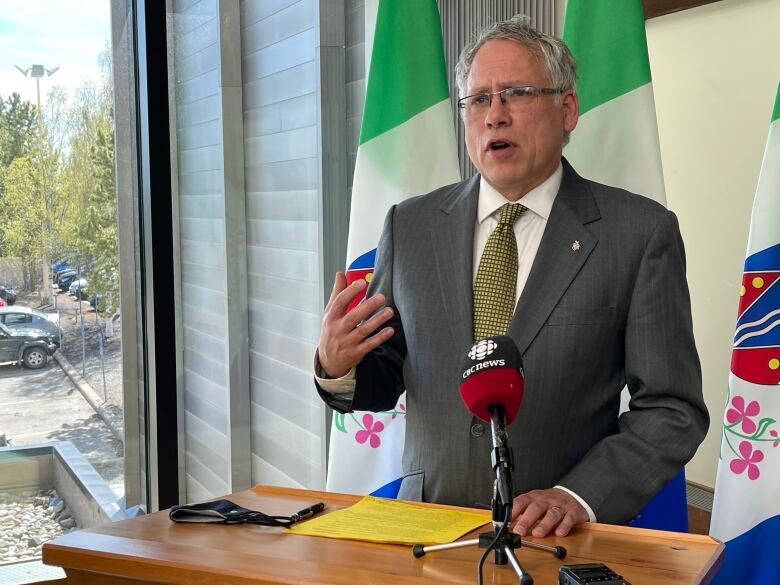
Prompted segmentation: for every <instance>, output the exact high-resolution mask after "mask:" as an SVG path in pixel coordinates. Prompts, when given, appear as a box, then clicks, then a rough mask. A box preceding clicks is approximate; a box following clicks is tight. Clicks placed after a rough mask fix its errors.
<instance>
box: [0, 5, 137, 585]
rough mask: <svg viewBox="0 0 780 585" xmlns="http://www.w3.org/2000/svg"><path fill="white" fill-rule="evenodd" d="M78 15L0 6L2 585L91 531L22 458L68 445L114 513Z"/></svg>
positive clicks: (119, 428) (114, 288) (108, 391)
mask: <svg viewBox="0 0 780 585" xmlns="http://www.w3.org/2000/svg"><path fill="white" fill-rule="evenodd" d="M80 8H83V10H84V13H83V14H76V12H77V11H73V9H72V6H71V7H70V8H68V7H63V6H61V5H59V4H57V3H51V2H49V1H47V0H24V1H23V2H22V1H21V0H0V582H5V581H4V573H3V570H4V567H8V566H9V565H14V564H16V563H26V562H30V561H33V562H38V560H39V559H40V556H41V548H42V545H43V543H45V542H46V541H48V540H50V539H51V538H55V537H56V536H58V535H60V534H63V533H65V532H68V531H71V530H78V529H80V528H84V527H86V526H89V525H90V524H89V523H85V520H84V518H83V517H80V516H79V513H77V511H76V510H78V509H79V506H82V505H83V502H81V501H79V502H74V501H72V500H69V498H73V497H74V496H73V494H68V493H60V491H59V487H58V485H57V480H56V479H49V480H45V481H42V480H36V479H35V478H36V477H39V476H40V477H42V476H45V475H46V474H45V473H43V474H42V475H41V474H39V473H38V472H36V473H33V474H32V475H31V476H30V477H31V478H32V479H31V480H29V481H28V480H25V479H20V477H19V476H18V473H19V472H18V471H14V472H13V473H9V472H7V471H6V470H7V469H9V468H8V466H7V464H8V463H9V462H14V461H16V462H18V461H19V460H20V459H24V458H25V457H29V455H27V454H26V453H28V452H27V451H25V449H27V448H30V446H36V448H37V446H40V447H49V446H55V445H57V446H65V447H63V448H66V450H67V452H69V453H72V454H75V455H74V457H75V458H76V460H75V461H74V467H73V469H80V470H81V471H79V472H78V473H79V474H81V475H83V476H84V478H86V479H85V481H89V482H92V484H91V485H90V487H89V488H88V489H89V490H93V491H92V493H96V492H94V490H95V487H96V486H97V487H98V488H99V490H100V489H102V490H103V492H102V493H104V494H105V493H108V494H109V496H108V497H109V501H111V502H113V503H115V504H118V505H119V507H120V508H122V507H123V496H124V445H123V440H124V437H123V428H124V418H123V408H122V406H123V402H122V399H123V397H122V368H121V357H122V354H121V341H120V339H121V337H120V333H121V326H122V320H121V308H120V297H119V282H120V280H119V278H120V277H119V250H118V228H117V193H116V175H115V172H116V170H115V152H114V127H115V123H114V108H113V97H114V96H113V92H114V87H113V79H112V70H111V65H112V53H111V48H110V47H109V46H108V42H107V39H108V32H109V9H108V2H107V0H85V2H84V4H83V6H82V5H81V4H80ZM101 49H102V50H101ZM55 59H56V60H57V62H56V65H57V66H56V67H54V66H52V62H53V61H54V60H55ZM41 62H43V63H46V66H45V67H44V66H43V65H40V63H41ZM35 63H39V64H37V65H36V64H35ZM17 70H18V71H17ZM54 73H56V76H53V75H54ZM22 75H24V77H23V76H22ZM25 77H26V79H25ZM58 82H61V83H58ZM30 88H32V90H33V92H32V93H31V92H30V91H29V90H30ZM36 90H37V91H36ZM64 269H68V270H72V271H74V272H72V273H71V274H70V278H69V279H68V280H67V281H65V280H63V279H60V280H59V281H58V280H57V277H58V276H62V273H61V272H59V271H61V270H64ZM74 283H75V284H74ZM10 289H13V291H14V292H9V290H10ZM3 305H7V306H3ZM14 311H16V313H15V314H12V313H13V312H14ZM25 311H26V313H25ZM20 315H21V316H20ZM25 315H28V317H27V322H24V316H25ZM28 334H29V338H28V337H26V336H28ZM31 340H32V341H31ZM29 343H32V345H31V346H28V345H25V344H29ZM36 344H37V345H36ZM11 346H13V347H11ZM33 346H34V347H33ZM9 348H10V349H9ZM25 348H26V349H25ZM31 348H32V349H31ZM36 348H37V349H36ZM52 459H53V458H52ZM84 460H85V461H86V463H88V464H89V466H91V467H92V469H94V471H95V472H96V474H92V473H91V470H90V471H89V472H87V473H84V470H85V466H84V465H83V463H84ZM4 465H5V467H4ZM89 466H86V467H89ZM15 469H17V470H18V469H19V468H18V467H17V468H15ZM22 469H24V468H22ZM73 473H76V471H73ZM15 475H16V477H15ZM22 475H24V474H22ZM50 477H53V475H50ZM98 484H99V485H98ZM105 488H108V491H106V489H105ZM99 490H98V491H99ZM111 493H113V494H115V496H116V498H115V499H112V498H113V496H111V495H110V494H111ZM114 509H116V508H114ZM95 521H96V520H94V519H91V520H89V521H88V522H91V523H94V522H95ZM102 521H107V518H106V517H103V519H102Z"/></svg>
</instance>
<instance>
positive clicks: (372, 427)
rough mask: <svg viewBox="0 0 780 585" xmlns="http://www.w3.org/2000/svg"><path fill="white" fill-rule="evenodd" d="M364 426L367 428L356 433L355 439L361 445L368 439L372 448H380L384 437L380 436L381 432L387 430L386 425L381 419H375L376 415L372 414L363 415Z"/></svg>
mask: <svg viewBox="0 0 780 585" xmlns="http://www.w3.org/2000/svg"><path fill="white" fill-rule="evenodd" d="M363 426H364V427H365V428H363V429H361V430H359V431H358V432H357V433H355V440H356V441H357V442H358V443H360V444H361V445H362V444H363V443H365V442H366V441H368V444H369V445H371V448H372V449H378V448H379V445H381V444H382V439H380V438H379V433H381V432H382V431H383V430H385V425H384V423H382V422H381V421H374V417H373V416H372V415H370V414H364V415H363Z"/></svg>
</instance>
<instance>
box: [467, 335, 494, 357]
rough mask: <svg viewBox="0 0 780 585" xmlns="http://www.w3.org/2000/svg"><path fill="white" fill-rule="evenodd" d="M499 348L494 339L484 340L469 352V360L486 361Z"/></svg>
mask: <svg viewBox="0 0 780 585" xmlns="http://www.w3.org/2000/svg"><path fill="white" fill-rule="evenodd" d="M497 347H498V344H496V342H495V341H493V340H492V339H483V340H482V341H480V342H479V343H477V344H476V345H474V346H473V347H472V348H471V349H470V350H469V358H471V359H472V360H484V359H485V358H486V357H487V356H489V355H490V354H491V353H493V350H495V349H496V348H497Z"/></svg>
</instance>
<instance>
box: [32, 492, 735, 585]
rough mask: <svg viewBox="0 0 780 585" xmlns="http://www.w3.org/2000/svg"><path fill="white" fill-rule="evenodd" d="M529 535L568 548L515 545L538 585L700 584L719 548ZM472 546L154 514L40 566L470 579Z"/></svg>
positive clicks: (195, 574)
mask: <svg viewBox="0 0 780 585" xmlns="http://www.w3.org/2000/svg"><path fill="white" fill-rule="evenodd" d="M228 499H230V500H231V501H233V502H235V503H236V504H238V505H240V506H243V507H245V508H249V509H252V510H260V511H262V512H264V513H266V514H280V515H290V514H292V513H294V512H296V511H298V510H300V509H302V508H305V507H307V506H309V505H311V504H314V503H315V502H318V501H323V502H325V503H326V512H327V511H328V510H336V509H339V508H343V507H346V506H349V505H351V504H353V503H354V502H355V501H357V500H358V498H357V497H356V496H349V495H342V494H332V493H326V492H314V491H307V490H295V489H287V488H277V487H266V486H258V487H256V488H254V489H251V490H248V491H245V492H239V493H236V494H232V495H230V496H228ZM470 537H472V538H473V535H471V536H470ZM535 540H537V541H538V542H542V543H544V544H550V545H563V546H565V547H566V548H567V549H568V551H569V556H568V557H567V558H566V559H565V560H563V561H561V560H558V559H555V558H554V557H553V556H552V555H550V554H548V553H543V552H537V551H533V550H530V549H527V548H522V549H519V550H517V555H518V558H519V559H520V562H521V563H522V564H523V566H524V568H525V569H526V570H527V571H528V572H530V573H531V575H532V576H533V577H534V579H535V581H536V583H537V584H538V585H548V584H555V583H558V567H559V566H560V565H562V564H574V563H590V562H602V563H605V564H606V565H607V566H609V567H610V568H611V569H613V570H614V571H616V572H617V573H620V574H621V575H623V577H625V578H626V579H627V580H628V581H630V582H631V583H632V584H633V585H654V584H659V585H660V584H664V585H669V584H675V585H683V584H689V583H690V584H694V583H708V582H709V581H710V579H711V578H712V577H713V575H714V573H715V571H716V569H717V566H718V563H719V560H720V557H721V555H722V554H723V550H724V547H723V545H722V544H721V543H719V542H717V541H716V540H713V539H712V538H710V537H708V536H700V535H693V534H679V533H674V532H659V531H655V530H644V529H637V528H627V527H622V526H609V525H606V524H585V525H583V526H582V527H580V528H577V529H575V530H574V531H573V532H572V534H571V535H569V536H568V537H566V538H557V537H547V538H542V539H535ZM482 552H483V551H482V550H480V549H478V548H476V547H469V548H461V549H457V550H448V551H441V552H436V553H430V554H429V555H427V556H425V557H423V558H421V559H416V558H414V557H413V556H412V553H411V547H409V546H401V545H390V544H373V543H367V542H355V541H345V540H334V539H328V538H316V537H308V536H298V535H292V534H282V529H280V528H269V527H266V526H254V525H231V526H227V525H219V524H175V523H173V522H171V521H170V520H169V519H168V512H167V511H162V512H157V513H155V514H150V515H148V516H142V517H139V518H134V519H132V520H125V521H122V522H116V523H114V524H108V525H105V526H100V527H97V528H91V529H87V530H81V531H78V532H72V533H70V534H66V535H64V536H62V537H60V538H58V539H56V540H53V541H51V542H49V543H46V544H45V545H44V546H43V562H44V563H46V564H48V565H58V566H61V567H63V568H64V569H65V572H66V574H67V576H68V583H70V584H79V585H81V584H93V583H94V584H98V583H99V584H101V585H132V584H140V583H178V584H192V585H195V584H197V585H212V584H214V585H216V584H220V585H238V584H241V585H249V584H253V585H254V584H258V583H288V584H293V583H295V584H298V585H300V584H316V585H326V584H328V585H330V584H333V585H336V584H338V585H356V584H368V583H376V584H382V585H384V584H399V585H423V584H434V583H436V584H439V583H463V584H472V583H475V582H476V566H477V560H478V559H479V556H480V555H481V554H482ZM484 574H485V582H486V583H491V584H493V585H499V584H514V583H517V576H516V575H515V573H514V571H513V570H512V569H511V567H508V566H503V567H497V566H495V565H494V564H493V555H492V554H491V555H490V557H489V559H488V561H487V562H486V563H485V573H484Z"/></svg>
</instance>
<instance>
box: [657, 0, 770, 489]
mask: <svg viewBox="0 0 780 585" xmlns="http://www.w3.org/2000/svg"><path fill="white" fill-rule="evenodd" d="M778 25H780V1H778V0H722V1H721V2H716V3H714V4H709V5H706V6H702V7H699V8H695V9H691V10H685V11H683V12H678V13H675V14H670V15H667V16H662V17H659V18H655V19H652V20H650V21H648V23H647V41H648V49H649V53H650V65H651V69H652V74H653V86H654V89H655V99H656V110H657V113H658V126H659V134H660V138H661V155H662V159H663V165H664V176H665V180H666V193H667V198H668V205H669V208H670V209H672V210H674V211H675V213H677V215H678V217H679V219H680V227H681V230H682V234H683V238H684V240H685V245H686V249H687V255H688V282H689V285H690V288H691V295H692V299H693V301H692V302H693V321H694V330H695V334H696V343H697V346H698V348H699V354H700V356H701V361H702V369H703V372H704V394H705V398H706V400H707V406H708V407H709V409H710V416H711V417H712V423H711V425H710V432H709V434H708V435H707V439H706V440H705V442H704V444H703V445H702V446H701V447H700V448H699V451H698V453H697V454H696V457H695V458H694V459H693V461H692V462H691V463H690V464H689V465H688V468H687V477H688V479H689V480H692V481H695V482H698V483H702V484H705V485H708V486H713V485H714V482H715V471H716V466H717V460H718V450H719V446H720V433H721V424H720V421H721V419H722V416H723V404H724V399H725V392H726V386H727V380H728V370H729V362H730V356H731V339H732V336H733V333H734V323H735V320H736V311H737V301H738V298H739V296H738V295H739V285H740V283H741V278H742V265H743V261H744V254H745V248H746V245H747V235H748V228H749V222H750V211H751V206H752V202H753V195H754V192H755V189H756V183H757V180H758V173H759V168H760V166H761V158H762V155H763V150H764V146H765V143H766V137H767V132H768V130H769V120H770V115H771V113H772V106H773V104H774V98H775V92H776V90H777V84H778V81H780V34H779V32H778ZM777 220H778V221H780V218H777Z"/></svg>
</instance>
